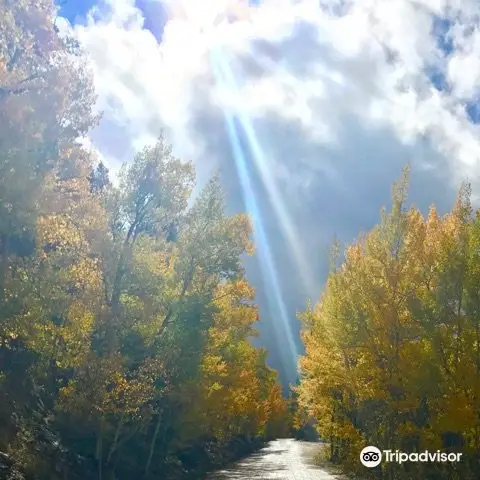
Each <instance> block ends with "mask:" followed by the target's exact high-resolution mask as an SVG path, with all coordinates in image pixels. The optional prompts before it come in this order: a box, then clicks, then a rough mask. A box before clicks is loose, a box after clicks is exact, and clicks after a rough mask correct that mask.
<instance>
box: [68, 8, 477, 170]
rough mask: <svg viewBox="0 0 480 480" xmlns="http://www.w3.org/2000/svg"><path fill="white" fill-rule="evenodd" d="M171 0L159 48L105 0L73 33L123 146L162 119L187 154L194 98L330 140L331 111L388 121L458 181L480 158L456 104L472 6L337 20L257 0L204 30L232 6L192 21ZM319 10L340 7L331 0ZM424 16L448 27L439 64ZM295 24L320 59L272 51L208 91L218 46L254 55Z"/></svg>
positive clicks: (470, 85)
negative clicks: (434, 78)
mask: <svg viewBox="0 0 480 480" xmlns="http://www.w3.org/2000/svg"><path fill="white" fill-rule="evenodd" d="M167 3H168V2H167ZM180 3H181V4H183V5H184V6H185V8H184V9H183V10H182V11H180V10H179V9H178V8H177V9H176V10H171V11H173V13H174V14H175V15H176V16H174V17H173V18H171V19H170V21H169V22H168V23H167V25H166V27H165V31H164V35H163V43H162V44H161V45H159V44H158V43H157V41H156V39H155V38H154V36H153V35H152V34H151V33H150V32H149V31H148V30H146V29H144V28H143V17H142V14H141V12H140V10H139V9H138V8H136V7H135V2H134V1H133V0H121V1H115V2H114V1H113V0H108V1H105V2H104V3H103V4H102V6H101V7H99V8H96V9H95V10H94V11H92V12H91V14H90V15H89V18H88V22H87V24H86V25H83V26H81V25H79V26H75V27H74V28H75V32H76V34H77V36H78V38H79V39H80V41H81V42H82V44H83V45H84V46H85V48H86V49H87V51H88V52H89V54H90V55H91V58H92V61H93V65H94V68H95V78H96V85H97V91H98V94H99V98H100V101H99V108H100V109H102V110H104V111H105V115H106V116H107V117H108V118H109V119H110V120H112V122H114V123H118V124H121V125H122V126H123V127H124V128H126V130H127V131H128V133H129V135H130V137H131V144H132V146H135V147H137V146H138V145H139V140H140V139H142V138H149V135H151V134H152V133H153V130H155V129H156V128H158V126H159V125H160V124H162V123H163V124H165V125H167V126H168V127H169V129H170V133H171V135H172V136H173V137H174V138H175V139H177V140H178V141H181V142H182V145H185V146H186V148H185V150H186V152H187V153H188V154H189V155H195V154H196V152H195V146H194V145H193V144H192V142H189V132H188V129H189V121H190V118H191V115H192V106H193V105H195V103H196V102H197V101H198V100H199V99H198V96H199V95H203V96H208V95H212V98H214V99H215V100H216V101H217V103H219V104H220V106H221V107H223V106H225V105H230V106H233V107H235V106H236V108H238V106H239V105H240V106H241V107H242V109H243V110H244V111H246V112H247V113H248V114H251V115H256V116H261V115H262V112H265V111H270V112H271V111H275V113H276V114H277V115H281V116H284V117H286V118H289V119H291V120H296V121H299V122H302V124H303V125H304V126H305V128H307V129H310V131H311V133H312V135H314V136H315V135H316V136H317V137H318V138H321V140H322V141H325V142H328V141H332V142H333V141H335V138H336V136H337V134H338V129H339V128H342V126H341V125H338V124H337V123H336V119H338V117H339V112H340V111H343V112H348V111H351V112H352V114H354V115H359V116H361V117H362V118H363V121H364V122H366V124H368V125H370V126H371V127H372V128H375V127H376V126H386V125H388V126H389V127H392V128H394V129H395V130H396V131H397V133H398V135H399V137H400V138H401V139H402V140H403V141H407V142H408V141H414V139H415V138H416V137H417V136H418V135H430V136H431V138H432V139H434V141H435V142H436V144H437V146H438V148H439V150H440V151H441V153H444V154H446V155H448V156H450V157H451V161H452V163H454V164H455V165H456V167H458V168H459V169H460V171H461V172H462V173H468V174H470V175H471V174H472V172H471V170H470V169H469V168H470V166H471V165H472V164H473V165H476V160H477V158H478V156H479V155H480V143H479V142H478V140H477V137H478V127H477V126H474V125H472V124H471V123H470V122H469V121H468V118H467V117H466V115H465V113H464V110H463V108H460V107H461V102H462V101H464V100H468V99H470V98H471V97H474V96H475V94H476V91H477V87H478V85H477V84H478V82H479V79H480V75H479V73H480V61H479V58H480V33H479V31H478V24H477V23H476V18H477V17H475V14H476V15H477V16H478V14H479V13H480V6H479V5H477V3H476V2H474V1H464V2H461V3H460V2H453V1H447V0H419V1H416V2H413V1H408V0H388V1H378V0H361V1H360V0H358V1H356V2H349V3H350V7H349V8H348V10H347V13H346V14H345V15H343V16H340V17H336V16H332V15H330V14H328V11H326V9H325V10H321V9H320V8H319V7H318V3H317V2H312V1H309V0H304V1H281V2H278V1H273V0H272V1H268V0H266V1H265V2H264V4H263V6H261V7H257V8H255V9H250V15H249V16H248V18H244V19H243V20H240V21H237V22H234V23H228V22H226V21H225V20H224V19H223V23H222V22H220V24H218V23H219V20H218V18H220V19H222V18H223V17H221V16H220V17H218V18H217V25H216V26H215V27H214V28H210V29H209V28H207V27H208V25H209V22H210V23H213V19H214V17H215V16H216V15H215V13H216V12H223V11H225V9H226V5H227V4H228V3H230V4H232V2H226V1H225V0H217V1H216V2H213V3H212V2H210V3H209V5H210V6H211V8H210V9H203V10H202V12H203V13H202V14H201V15H200V13H199V12H198V11H197V10H198V8H196V7H195V5H197V3H198V2H197V3H195V2H194V1H193V0H192V1H184V2H180ZM323 3H324V4H330V6H331V7H332V6H335V4H337V7H338V4H339V3H340V2H333V1H332V2H323ZM341 3H345V2H341ZM170 5H173V4H172V2H170ZM175 5H179V2H176V3H175ZM213 7H215V8H213ZM330 10H332V8H330ZM189 14H190V17H189V16H188V15H189ZM207 14H208V15H207ZM433 14H436V15H438V16H440V17H445V18H449V19H451V20H452V21H453V22H454V25H453V26H452V29H451V35H452V42H453V43H454V44H455V47H456V48H455V52H454V54H452V55H451V56H450V57H449V58H447V59H445V58H444V54H443V52H441V51H440V50H439V48H438V46H437V41H436V38H435V36H434V34H433V30H432V26H433V23H432V18H433V17H432V15H433ZM207 16H208V18H207ZM199 18H200V19H201V22H200V20H199ZM456 19H460V21H456ZM151 21H155V19H151ZM301 22H307V23H308V24H310V25H311V26H312V28H315V29H317V32H318V43H317V45H313V47H312V46H310V48H317V50H318V52H317V53H318V56H317V57H316V58H313V55H311V56H312V58H310V59H309V60H308V62H309V63H310V65H309V67H310V72H309V74H308V75H307V76H305V75H304V76H302V77H301V78H300V77H299V76H297V75H296V74H295V72H289V71H288V68H286V66H285V59H284V58H283V55H284V53H285V52H282V51H281V47H280V51H278V52H277V53H276V54H275V56H273V57H272V58H270V59H269V61H268V62H267V57H265V58H262V59H261V61H259V62H261V64H260V65H259V66H258V67H259V68H260V69H265V70H266V72H265V74H264V75H262V76H261V77H259V78H255V77H250V78H249V77H248V72H247V73H245V72H242V71H239V72H238V75H237V81H238V83H239V84H240V85H241V87H240V88H239V89H231V88H230V87H229V86H228V85H220V86H219V87H215V86H214V76H213V75H212V68H211V64H210V62H209V52H211V51H212V50H214V49H217V48H221V49H222V51H223V52H227V54H228V56H229V57H230V58H231V59H232V64H234V63H235V62H236V59H237V56H238V55H243V56H245V55H248V52H249V51H250V52H252V42H253V41H255V40H265V41H268V42H271V43H272V44H275V43H277V42H281V41H282V40H285V41H286V40H288V37H289V35H291V34H292V32H293V31H294V29H295V27H296V26H298V25H299V24H300V23H301ZM201 28H203V31H201ZM290 48H296V49H297V51H296V52H294V53H293V55H296V56H298V61H301V59H302V56H304V52H302V38H301V36H300V35H299V36H298V39H297V40H296V43H295V45H293V44H292V45H291V47H290ZM387 51H388V52H389V53H390V58H387V55H386V52H387ZM252 53H253V52H252ZM287 55H288V52H287ZM291 56H292V54H290V57H291ZM325 56H328V57H329V59H328V61H325ZM252 61H253V62H255V58H254V57H253V58H252ZM287 61H288V58H287ZM232 64H231V65H230V67H231V66H232ZM431 65H435V66H436V67H437V68H444V74H445V76H446V78H447V79H448V81H449V83H450V85H451V91H450V93H448V94H447V93H439V92H437V91H436V90H435V89H434V88H433V86H432V84H431V82H430V81H429V79H428V78H427V76H426V74H425V68H426V67H427V66H431ZM227 67H228V65H227ZM237 70H238V69H237ZM242 76H243V77H244V78H243V79H242Z"/></svg>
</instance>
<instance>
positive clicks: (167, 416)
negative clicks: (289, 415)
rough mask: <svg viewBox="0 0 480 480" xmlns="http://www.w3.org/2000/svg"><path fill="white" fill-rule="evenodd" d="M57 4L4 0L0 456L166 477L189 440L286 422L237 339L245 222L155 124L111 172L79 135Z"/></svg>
mask: <svg viewBox="0 0 480 480" xmlns="http://www.w3.org/2000/svg"><path fill="white" fill-rule="evenodd" d="M54 16H55V8H54V5H53V2H52V1H51V0H41V1H36V2H33V1H32V0H20V1H16V2H7V1H0V121H1V124H2V131H1V132H0V366H1V372H0V450H2V451H4V452H5V456H4V457H2V458H8V462H9V467H10V468H11V469H12V472H13V469H16V470H18V472H23V474H25V475H26V476H27V477H28V478H35V479H52V480H54V479H64V478H69V479H75V478H79V479H80V478H81V479H88V478H98V479H103V478H105V479H109V478H117V479H122V478H125V479H129V478H135V477H143V478H146V479H148V478H165V477H166V476H167V475H169V474H173V473H172V472H174V474H175V476H176V478H179V476H181V475H183V474H184V473H186V470H188V468H191V469H195V468H206V467H208V464H209V462H210V463H211V461H210V460H209V461H208V462H206V463H205V462H203V463H201V465H200V464H199V463H198V462H197V464H195V462H193V460H192V458H191V452H196V454H198V455H200V453H199V452H202V451H203V454H201V455H204V456H205V455H206V457H207V458H210V457H209V456H208V454H206V453H205V452H206V451H207V450H208V449H209V448H210V447H212V445H213V447H212V449H213V450H214V451H215V452H216V453H215V455H216V456H219V457H220V458H221V457H222V455H223V454H224V453H225V452H227V450H228V449H231V448H232V443H231V442H236V441H239V442H240V443H241V444H244V443H247V444H251V445H253V444H254V443H253V439H254V438H255V439H257V440H258V439H259V438H260V439H262V438H267V437H268V438H270V437H274V436H276V435H278V434H280V431H281V429H282V428H283V427H282V422H283V414H284V410H285V403H284V401H283V399H282V397H281V394H280V389H279V386H278V384H277V382H276V376H275V373H274V372H273V371H272V370H270V369H269V368H268V367H267V365H266V361H265V353H264V352H263V351H261V350H259V349H256V348H254V347H253V346H252V345H251V343H250V342H249V337H250V336H251V335H254V334H255V330H254V327H253V324H254V322H255V321H256V320H257V311H256V308H255V307H254V306H253V304H252V299H253V291H252V289H251V288H250V287H249V286H248V284H247V282H246V280H245V279H244V272H243V268H242V265H241V260H240V259H241V257H242V256H243V255H244V254H248V253H251V252H252V245H251V241H250V236H251V226H250V222H249V219H248V217H246V216H245V215H235V216H226V215H225V213H224V200H223V193H222V190H221V188H220V184H219V181H218V178H214V179H212V180H211V181H210V182H209V183H208V184H207V185H206V186H205V188H204V189H203V190H202V192H201V193H200V194H199V195H198V197H197V198H196V199H192V198H191V194H192V190H193V186H194V181H195V174H194V170H193V166H192V164H190V163H188V162H184V161H182V160H180V159H178V158H176V157H174V156H173V154H172V149H171V147H170V146H169V145H168V144H167V142H166V140H165V138H164V137H163V136H162V135H160V136H159V138H158V140H157V141H156V142H155V143H154V144H153V145H150V146H147V147H145V148H144V149H143V150H142V151H141V152H140V153H138V155H136V157H135V158H134V159H133V161H132V162H131V163H128V164H126V165H125V166H124V167H123V169H122V171H121V173H120V177H119V183H118V185H114V184H112V182H111V181H110V179H109V177H108V170H107V168H106V167H105V166H104V165H103V164H102V163H98V162H97V161H96V159H95V158H93V156H92V155H91V154H90V153H88V152H86V151H85V150H84V149H83V148H82V147H81V146H80V145H79V144H78V143H77V139H78V137H81V136H83V135H84V134H85V133H86V132H87V131H88V128H90V127H91V126H93V125H94V123H95V120H96V118H95V117H94V116H93V115H92V106H93V102H94V95H93V90H92V81H91V78H90V74H89V72H88V69H87V68H86V66H85V65H86V59H85V58H84V57H82V52H81V51H80V49H79V48H78V45H76V44H75V42H74V41H72V40H71V39H62V38H60V37H59V36H58V31H57V29H56V28H55V25H54ZM46 105H48V108H46ZM94 165H95V166H94ZM239 439H240V440H239ZM235 448H236V447H235ZM186 452H187V453H186ZM188 452H190V453H188ZM187 458H188V459H189V460H188V461H187V460H186V459H187ZM182 459H183V460H182ZM182 462H183V463H182ZM192 462H193V463H192ZM194 464H195V465H194ZM18 472H17V473H18ZM12 475H13V473H12ZM19 475H20V473H19Z"/></svg>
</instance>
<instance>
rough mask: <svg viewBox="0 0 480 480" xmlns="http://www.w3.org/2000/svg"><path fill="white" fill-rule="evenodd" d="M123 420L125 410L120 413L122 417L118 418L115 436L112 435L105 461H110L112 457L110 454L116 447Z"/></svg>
mask: <svg viewBox="0 0 480 480" xmlns="http://www.w3.org/2000/svg"><path fill="white" fill-rule="evenodd" d="M124 420H125V412H123V413H122V417H121V418H120V421H119V422H118V425H117V428H116V430H115V436H114V437H113V443H112V446H111V447H110V450H109V452H108V456H107V463H110V461H111V459H112V455H113V454H114V453H115V450H116V449H117V446H118V438H119V437H120V432H121V430H122V427H123V422H124Z"/></svg>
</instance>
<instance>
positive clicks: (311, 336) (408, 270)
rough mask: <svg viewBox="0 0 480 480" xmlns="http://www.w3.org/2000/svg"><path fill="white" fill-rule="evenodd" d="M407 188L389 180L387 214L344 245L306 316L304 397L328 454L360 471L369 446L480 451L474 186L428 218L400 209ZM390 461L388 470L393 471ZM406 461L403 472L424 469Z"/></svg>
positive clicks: (467, 471) (301, 391) (302, 389)
mask: <svg viewBox="0 0 480 480" xmlns="http://www.w3.org/2000/svg"><path fill="white" fill-rule="evenodd" d="M406 186H407V178H406V175H405V176H404V177H403V179H402V181H401V182H399V183H398V184H396V185H395V187H394V190H393V202H392V203H393V207H392V210H391V212H390V213H388V214H387V213H385V212H382V216H381V222H380V224H379V225H378V226H377V227H375V228H374V229H373V230H372V231H371V232H369V233H368V234H366V235H364V236H362V237H361V238H360V239H359V240H358V241H357V242H356V243H355V244H353V245H352V246H350V247H349V248H348V249H347V251H346V253H345V261H344V263H343V265H342V266H341V267H340V268H338V269H334V270H333V271H332V273H331V274H330V276H329V279H328V281H327V286H326V289H325V292H324V294H323V296H322V298H321V300H320V302H319V303H318V305H317V306H316V307H315V308H311V309H309V310H307V311H306V312H305V313H304V314H303V316H302V319H303V322H304V326H305V330H304V333H303V339H304V342H305V346H306V355H305V356H304V357H303V359H302V360H301V368H302V372H303V377H302V382H301V385H300V387H299V389H298V390H299V393H300V403H301V405H303V406H304V408H306V409H307V411H308V413H309V414H311V415H312V416H313V417H314V418H315V420H316V423H317V428H318V431H319V433H320V435H321V436H322V437H323V438H326V439H328V441H329V442H330V448H331V451H330V455H331V458H332V460H334V461H338V462H342V463H344V464H346V465H349V466H350V468H354V469H355V468H358V465H359V464H358V460H357V458H358V454H359V452H360V450H361V449H362V448H363V446H365V445H380V446H381V447H382V448H384V449H387V448H388V449H392V450H395V449H399V450H404V451H420V450H422V449H425V448H428V449H431V450H436V449H437V448H447V449H450V448H459V447H461V448H462V449H463V450H462V451H463V452H467V451H471V452H472V453H473V452H478V443H476V442H477V440H476V437H475V432H477V431H478V422H479V420H478V416H476V413H475V412H478V403H477V398H478V392H479V390H478V389H479V385H480V383H479V381H480V378H479V376H478V369H477V367H476V366H475V365H476V359H477V354H478V345H477V344H476V343H475V340H474V338H475V332H476V329H477V325H478V317H477V315H476V313H475V312H476V308H477V306H478V305H477V296H476V293H474V291H476V287H473V283H471V282H476V273H475V272H476V271H477V269H478V265H477V261H478V259H477V253H476V252H477V247H476V241H477V240H476V238H477V237H476V233H475V232H476V229H477V226H476V224H477V222H478V221H477V220H474V219H472V217H471V207H470V201H469V192H470V191H469V188H468V186H463V187H462V188H461V189H460V192H459V195H458V199H457V203H456V205H455V207H454V209H453V211H452V212H451V213H450V214H449V215H447V216H445V217H444V218H439V217H438V215H437V213H436V211H435V209H434V208H433V207H432V209H431V210H430V213H429V216H428V218H427V219H424V218H423V217H422V215H421V213H420V212H419V211H418V210H417V209H415V208H410V209H409V210H408V211H407V210H406V209H405V208H404V203H405V198H406ZM474 278H475V280H473V279H474ZM467 299H468V300H467ZM467 332H468V333H467ZM454 405H455V407H454ZM460 405H461V407H460ZM466 465H468V462H466V463H465V464H464V467H465V470H463V475H465V477H464V478H469V477H468V475H472V472H471V471H470V470H468V467H467V466H466ZM417 467H418V466H417ZM392 468H393V467H392V466H391V465H388V464H387V465H385V466H383V467H382V469H384V470H386V471H387V472H390V474H393V473H392V471H391V470H389V469H392ZM404 468H406V469H407V470H406V471H405V472H404V475H405V477H408V478H411V476H412V475H416V476H419V475H420V476H421V475H424V474H425V472H423V473H421V472H419V471H417V472H416V473H412V472H413V471H412V470H408V467H404ZM411 468H413V467H411ZM418 468H420V467H418ZM424 468H427V467H425V466H424ZM452 468H454V467H452ZM452 472H453V470H452V469H451V470H449V471H446V472H444V475H446V476H448V475H452V474H453V473H452ZM399 474H400V473H399V467H398V466H396V467H395V475H399ZM409 476H410V477H409ZM442 478H443V477H442ZM445 478H446V477H445ZM449 478H451V477H449Z"/></svg>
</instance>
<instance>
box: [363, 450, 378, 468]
mask: <svg viewBox="0 0 480 480" xmlns="http://www.w3.org/2000/svg"><path fill="white" fill-rule="evenodd" d="M360 461H361V462H362V464H363V465H364V466H365V467H368V468H373V467H376V466H377V465H379V464H380V462H381V461H382V452H381V451H380V450H379V449H378V448H377V447H365V448H364V449H363V450H362V451H361V452H360Z"/></svg>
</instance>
